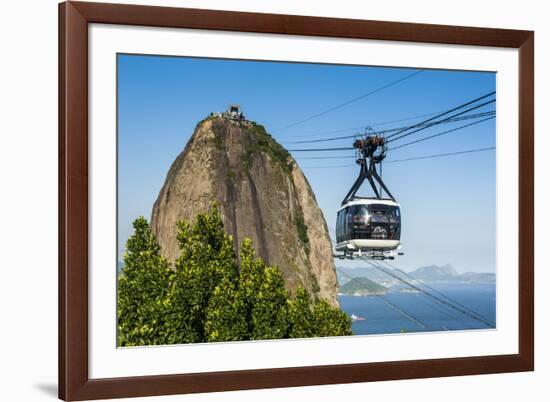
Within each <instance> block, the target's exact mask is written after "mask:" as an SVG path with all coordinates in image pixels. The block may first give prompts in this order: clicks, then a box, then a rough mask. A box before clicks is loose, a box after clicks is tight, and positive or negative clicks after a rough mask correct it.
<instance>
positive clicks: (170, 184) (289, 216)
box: [151, 115, 338, 305]
mask: <svg viewBox="0 0 550 402" xmlns="http://www.w3.org/2000/svg"><path fill="white" fill-rule="evenodd" d="M213 201H216V202H217V204H218V208H219V209H220V212H221V215H222V217H223V221H224V225H225V229H226V231H227V232H228V233H229V234H231V235H232V236H233V239H234V241H235V246H236V247H238V246H239V245H240V243H241V242H242V240H243V239H244V238H245V237H250V238H251V239H252V240H253V243H254V247H255V248H256V251H257V253H258V255H259V256H261V257H262V258H263V259H264V260H265V261H266V262H267V263H268V264H272V265H277V266H278V267H279V269H280V270H281V271H282V273H283V276H284V278H285V284H286V287H287V289H289V290H290V291H291V292H293V291H294V290H295V289H296V288H297V287H298V286H300V285H301V286H303V287H305V288H306V289H307V290H308V291H309V292H310V293H311V294H312V295H313V296H314V297H315V298H324V299H327V300H328V301H329V302H331V303H332V304H333V305H337V304H338V301H337V292H338V285H337V280H336V273H335V267H334V262H333V256H332V245H331V241H330V238H329V234H328V229H327V224H326V222H325V219H324V217H323V214H322V212H321V210H320V208H319V207H318V205H317V201H316V200H315V196H314V194H313V191H312V190H311V187H310V185H309V183H308V181H307V179H306V177H305V176H304V174H303V173H302V171H301V170H300V168H299V167H298V165H297V164H296V162H295V161H294V159H292V157H291V156H290V154H289V153H288V152H287V151H286V150H285V149H284V148H283V147H282V146H281V145H279V144H278V143H277V142H276V141H275V140H274V139H273V138H272V137H271V136H270V135H269V134H268V133H266V131H265V129H264V128H263V127H262V126H260V125H258V124H256V123H253V122H248V121H245V120H244V121H235V120H230V119H227V118H224V117H223V116H216V115H214V116H210V117H209V118H207V119H205V120H203V121H202V122H200V123H199V124H198V125H197V127H196V129H195V132H194V133H193V136H192V137H191V138H190V140H189V142H188V143H187V145H186V147H185V149H184V150H183V152H182V153H181V154H180V155H179V156H178V157H177V158H176V160H175V161H174V163H173V164H172V166H171V168H170V170H169V171H168V174H167V177H166V180H165V183H164V185H163V187H162V189H161V190H160V193H159V195H158V198H157V201H156V202H155V204H154V207H153V212H152V218H151V226H152V229H153V231H154V233H155V234H156V236H157V238H158V240H159V243H160V245H161V247H162V250H163V253H164V255H166V256H167V257H168V258H169V259H170V260H174V259H176V258H177V256H178V246H177V241H176V222H177V221H179V220H182V219H184V220H191V219H193V218H194V217H195V216H196V215H197V214H198V213H201V212H205V211H208V210H209V208H210V205H211V203H212V202H213Z"/></svg>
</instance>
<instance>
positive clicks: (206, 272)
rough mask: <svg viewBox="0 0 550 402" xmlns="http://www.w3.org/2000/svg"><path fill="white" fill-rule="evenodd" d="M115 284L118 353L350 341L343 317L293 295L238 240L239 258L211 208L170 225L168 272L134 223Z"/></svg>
mask: <svg viewBox="0 0 550 402" xmlns="http://www.w3.org/2000/svg"><path fill="white" fill-rule="evenodd" d="M133 226H134V233H133V234H132V236H131V237H130V238H129V239H128V241H127V243H126V253H125V254H124V267H123V268H122V271H121V273H120V274H119V278H118V308H117V310H118V332H119V333H118V342H119V345H120V346H142V345H166V344H180V343H197V342H219V341H240V340H256V339H284V338H307V337H318V336H339V335H351V321H350V319H349V317H348V316H347V315H346V314H345V313H344V312H343V311H341V310H340V309H338V308H337V307H333V306H332V305H330V304H329V303H328V302H327V301H325V300H319V301H316V302H314V301H313V300H312V298H311V297H310V295H309V294H308V292H307V291H306V290H305V289H303V288H301V287H300V288H298V290H297V291H296V294H295V296H291V295H290V293H289V292H288V290H287V289H286V288H285V284H284V278H283V276H282V274H281V271H280V270H279V269H278V268H277V267H276V266H268V265H267V264H265V262H264V261H263V260H262V259H261V258H258V257H256V254H255V250H254V247H253V245H252V241H251V240H250V239H245V240H244V241H243V243H242V245H241V247H240V255H239V257H240V258H237V256H236V255H235V252H234V247H233V239H232V237H231V236H229V235H228V234H227V233H226V232H225V230H224V228H223V222H222V219H221V216H220V215H219V212H218V210H217V208H216V207H215V206H213V207H212V209H211V211H210V212H209V213H204V214H199V215H198V216H197V217H196V219H195V220H194V221H193V222H191V223H190V222H184V221H181V222H179V223H178V225H177V228H175V229H177V231H178V232H177V239H178V243H179V247H180V256H179V258H178V259H177V260H176V261H175V263H174V264H173V265H171V264H170V263H169V262H168V261H167V260H166V259H165V258H164V257H163V256H162V255H161V252H160V246H159V244H158V242H157V240H156V239H155V236H154V234H153V233H152V231H151V228H150V226H149V224H148V222H147V220H146V219H145V218H143V217H140V218H138V219H136V220H135V221H134V225H133Z"/></svg>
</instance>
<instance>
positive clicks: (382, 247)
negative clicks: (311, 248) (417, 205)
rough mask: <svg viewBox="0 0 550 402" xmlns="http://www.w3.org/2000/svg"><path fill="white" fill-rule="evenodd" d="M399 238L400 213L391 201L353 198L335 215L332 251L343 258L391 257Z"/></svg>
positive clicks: (395, 204) (394, 252) (395, 203)
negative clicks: (334, 234) (334, 243)
mask: <svg viewBox="0 0 550 402" xmlns="http://www.w3.org/2000/svg"><path fill="white" fill-rule="evenodd" d="M400 238H401V210H400V206H399V204H398V203H397V202H395V201H393V200H391V199H380V198H354V199H352V200H350V201H348V202H346V203H345V204H344V205H342V207H341V208H340V209H339V210H338V212H337V218H336V246H335V249H336V251H337V252H341V253H343V254H342V255H343V256H344V258H345V257H346V256H347V257H348V258H350V257H353V256H366V257H372V258H392V257H395V256H396V255H397V254H398V252H397V250H399V248H400V247H401V242H400Z"/></svg>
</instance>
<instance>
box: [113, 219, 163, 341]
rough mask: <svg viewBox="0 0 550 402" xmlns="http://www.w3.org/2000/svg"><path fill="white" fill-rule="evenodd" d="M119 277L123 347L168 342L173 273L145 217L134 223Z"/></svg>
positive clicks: (118, 308) (119, 325) (120, 338)
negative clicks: (169, 294)
mask: <svg viewBox="0 0 550 402" xmlns="http://www.w3.org/2000/svg"><path fill="white" fill-rule="evenodd" d="M133 226H134V234H133V235H132V236H131V237H130V238H129V239H128V241H127V243H126V252H125V254H124V267H123V268H122V272H121V273H120V275H119V278H118V305H117V310H118V331H119V337H118V339H119V344H120V345H121V346H136V345H155V344H163V343H166V341H167V340H166V327H165V323H166V316H165V311H166V303H167V295H168V291H169V283H170V279H171V277H172V275H173V271H172V270H171V269H170V267H169V265H168V263H167V261H166V259H165V258H164V257H163V256H161V255H160V247H159V245H158V243H157V241H156V239H155V236H154V235H153V233H152V232H151V229H150V227H149V224H148V222H147V220H146V219H145V218H143V217H140V218H138V219H136V220H135V221H134V223H133Z"/></svg>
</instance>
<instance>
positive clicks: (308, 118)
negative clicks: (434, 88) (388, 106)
mask: <svg viewBox="0 0 550 402" xmlns="http://www.w3.org/2000/svg"><path fill="white" fill-rule="evenodd" d="M422 72H424V70H418V71H415V72H414V73H412V74H408V75H406V76H405V77H401V78H399V79H398V80H395V81H392V82H389V83H387V84H386V85H383V86H381V87H378V88H376V89H374V90H372V91H369V92H367V93H365V94H363V95H361V96H358V97H356V98H353V99H350V100H348V101H346V102H343V103H340V104H338V105H336V106H333V107H331V108H329V109H325V110H323V111H321V112H319V113H316V114H313V115H311V116H309V117H306V118H305V119H302V120H298V121H296V122H294V123H290V124H287V125H286V126H283V127H280V128H278V129H275V130H273V132H277V131H282V130H286V129H288V128H290V127H295V126H297V125H299V124H303V123H305V122H307V121H310V120H313V119H315V118H317V117H320V116H323V115H325V114H327V113H330V112H333V111H335V110H337V109H340V108H342V107H344V106H347V105H350V104H352V103H355V102H357V101H360V100H362V99H365V98H366V97H368V96H371V95H374V94H375V93H378V92H380V91H382V90H384V89H386V88H389V87H392V86H394V85H396V84H398V83H400V82H403V81H405V80H408V79H410V78H413V77H414V76H416V75H418V74H420V73H422Z"/></svg>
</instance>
